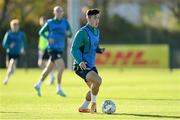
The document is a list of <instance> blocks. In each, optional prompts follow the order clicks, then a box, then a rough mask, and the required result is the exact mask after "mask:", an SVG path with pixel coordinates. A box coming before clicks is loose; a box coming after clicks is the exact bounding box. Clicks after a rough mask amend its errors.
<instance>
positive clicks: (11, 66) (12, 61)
mask: <svg viewBox="0 0 180 120" xmlns="http://www.w3.org/2000/svg"><path fill="white" fill-rule="evenodd" d="M15 65H16V60H15V59H13V58H11V59H10V61H9V63H8V70H7V74H6V77H5V79H4V81H3V83H4V85H7V83H8V82H9V78H10V76H11V75H12V74H13V72H14V69H15Z"/></svg>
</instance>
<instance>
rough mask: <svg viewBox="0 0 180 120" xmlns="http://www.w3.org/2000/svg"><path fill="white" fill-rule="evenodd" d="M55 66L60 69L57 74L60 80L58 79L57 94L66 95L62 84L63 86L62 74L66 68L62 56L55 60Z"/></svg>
mask: <svg viewBox="0 0 180 120" xmlns="http://www.w3.org/2000/svg"><path fill="white" fill-rule="evenodd" d="M55 66H56V69H57V70H58V75H57V78H58V81H57V95H60V96H63V97H65V96H66V95H65V93H64V92H63V90H62V86H61V83H62V74H63V72H64V69H65V65H64V60H63V59H62V58H60V59H57V60H55Z"/></svg>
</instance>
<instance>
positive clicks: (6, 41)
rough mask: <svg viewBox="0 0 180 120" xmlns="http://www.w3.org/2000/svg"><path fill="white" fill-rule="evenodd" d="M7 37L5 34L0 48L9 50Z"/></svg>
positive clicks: (7, 34) (7, 33)
mask: <svg viewBox="0 0 180 120" xmlns="http://www.w3.org/2000/svg"><path fill="white" fill-rule="evenodd" d="M8 36H9V32H6V34H5V35H4V38H3V43H2V46H3V48H5V49H8V48H9V43H8Z"/></svg>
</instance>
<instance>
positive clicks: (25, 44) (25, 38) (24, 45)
mask: <svg viewBox="0 0 180 120" xmlns="http://www.w3.org/2000/svg"><path fill="white" fill-rule="evenodd" d="M22 36H23V40H22V46H21V54H25V51H26V49H27V36H26V34H25V33H24V32H22Z"/></svg>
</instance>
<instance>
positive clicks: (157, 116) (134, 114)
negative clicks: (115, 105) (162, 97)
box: [101, 113, 180, 119]
mask: <svg viewBox="0 0 180 120" xmlns="http://www.w3.org/2000/svg"><path fill="white" fill-rule="evenodd" d="M101 114H104V113H101ZM107 115H119V116H123V115H125V116H137V117H151V118H175V119H177V118H180V116H169V115H149V114H136V113H113V114H107Z"/></svg>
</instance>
